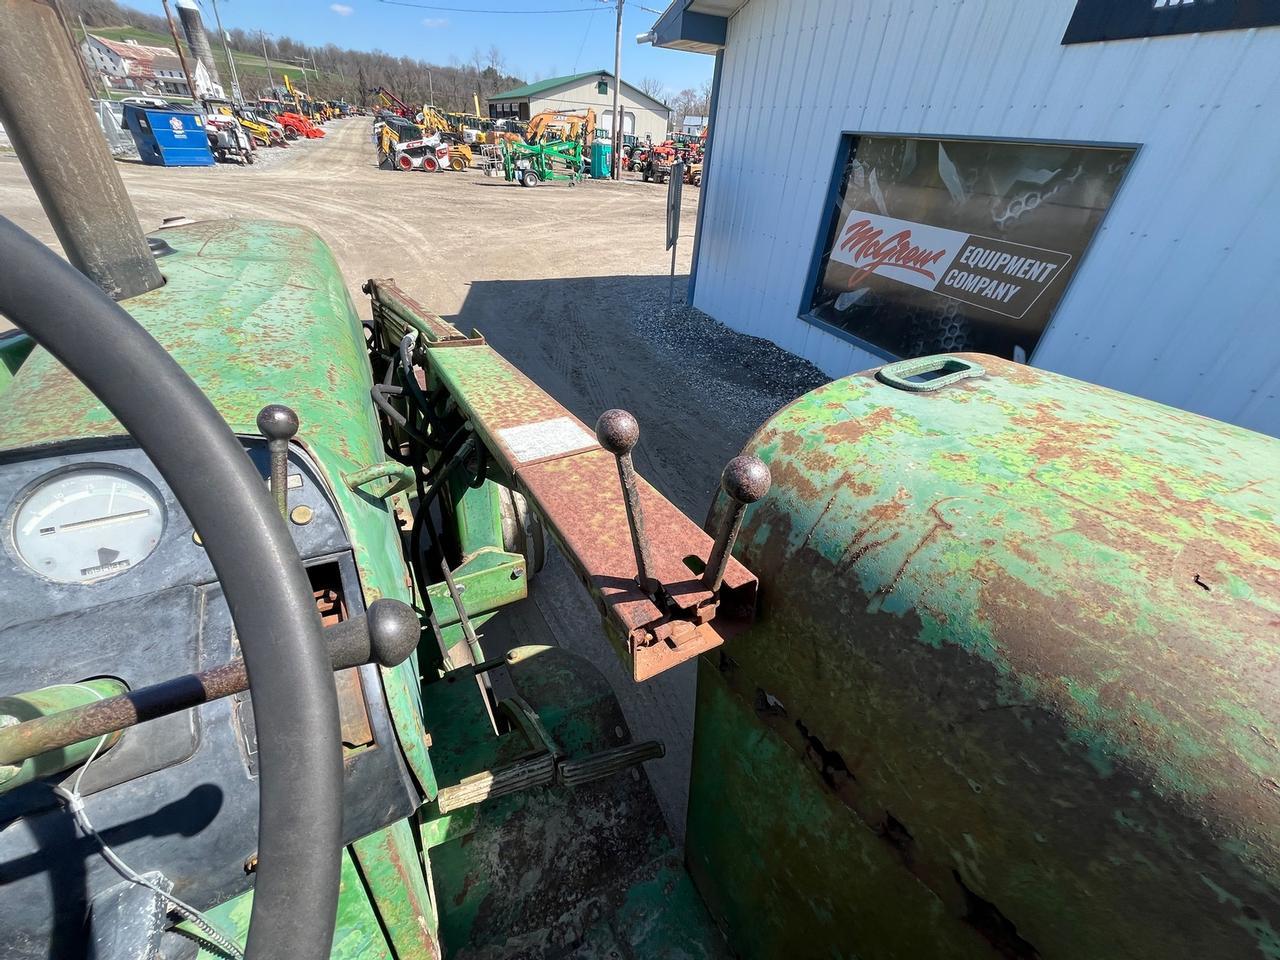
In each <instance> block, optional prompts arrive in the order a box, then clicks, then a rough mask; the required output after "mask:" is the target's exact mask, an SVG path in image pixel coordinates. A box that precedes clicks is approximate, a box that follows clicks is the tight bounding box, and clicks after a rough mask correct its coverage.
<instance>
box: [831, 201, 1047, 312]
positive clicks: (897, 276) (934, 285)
mask: <svg viewBox="0 0 1280 960" xmlns="http://www.w3.org/2000/svg"><path fill="white" fill-rule="evenodd" d="M831 258H832V259H833V260H837V261H839V262H840V263H845V264H848V265H849V266H850V267H853V268H854V274H853V277H852V278H851V279H850V281H849V283H850V287H851V288H853V287H856V286H857V285H858V284H859V283H861V282H862V281H863V280H865V279H867V278H868V277H870V276H871V275H872V274H878V275H880V276H882V277H888V278H890V279H892V280H897V281H898V282H899V283H907V284H910V285H911V286H913V287H919V288H920V289H921V290H928V291H930V292H932V293H940V294H942V295H943V296H947V297H951V298H952V299H955V300H961V301H963V302H965V303H969V304H972V305H973V306H975V307H983V308H984V309H987V310H990V311H992V312H993V313H998V314H1001V315H1002V316H1006V317H1015V318H1021V317H1024V316H1026V313H1027V311H1028V310H1030V309H1031V307H1032V306H1033V305H1034V304H1035V302H1036V301H1037V300H1038V299H1040V296H1041V294H1043V293H1044V292H1045V291H1046V290H1047V289H1048V288H1049V284H1050V283H1051V282H1052V281H1053V279H1054V278H1055V277H1056V276H1057V275H1058V273H1059V272H1061V271H1062V269H1063V268H1064V267H1066V265H1067V264H1068V263H1070V262H1071V255H1070V254H1069V253H1062V252H1060V251H1057V250H1044V249H1042V248H1040V247H1029V246H1024V245H1023V244H1020V243H1010V242H1008V241H1006V240H997V239H995V238H992V237H981V236H975V235H973V234H968V233H959V232H957V231H955V230H947V229H944V228H942V227H933V226H929V225H928V224H924V223H913V222H911V221H909V220H897V219H894V218H893V217H882V216H879V215H878V214H874V213H865V212H863V211H861V210H852V211H850V212H849V214H848V216H847V217H846V218H845V222H844V226H843V228H842V229H841V231H840V234H839V242H838V244H837V246H836V248H835V249H834V250H833V251H832V253H831Z"/></svg>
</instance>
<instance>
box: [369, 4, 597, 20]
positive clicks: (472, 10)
mask: <svg viewBox="0 0 1280 960" xmlns="http://www.w3.org/2000/svg"><path fill="white" fill-rule="evenodd" d="M378 2H379V3H386V4H390V5H391V6H393V7H415V8H417V9H419V10H443V11H446V12H448V13H500V14H504V15H509V16H515V15H519V14H522V13H595V12H596V10H598V9H599V7H562V8H559V9H555V10H528V9H525V10H476V9H475V8H474V7H442V6H439V5H437V4H434V3H410V2H409V0H378Z"/></svg>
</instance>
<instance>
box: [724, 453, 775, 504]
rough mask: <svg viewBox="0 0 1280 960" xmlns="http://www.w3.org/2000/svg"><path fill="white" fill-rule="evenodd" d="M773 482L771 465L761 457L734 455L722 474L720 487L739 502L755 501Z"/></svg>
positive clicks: (767, 490) (766, 491)
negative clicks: (770, 471) (770, 470)
mask: <svg viewBox="0 0 1280 960" xmlns="http://www.w3.org/2000/svg"><path fill="white" fill-rule="evenodd" d="M772 484H773V477H772V476H771V475H770V473H769V467H768V465H767V464H766V463H765V462H764V461H763V460H761V459H760V458H759V457H751V456H742V457H734V458H733V459H732V460H730V461H729V463H728V465H727V466H726V467H725V468H724V473H722V474H721V475H720V489H721V490H723V491H724V492H725V493H726V494H728V495H729V497H730V498H732V499H733V500H736V501H737V502H738V503H755V502H756V501H757V500H759V499H760V498H761V497H763V496H764V495H765V494H766V493H768V492H769V487H770V486H771V485H772Z"/></svg>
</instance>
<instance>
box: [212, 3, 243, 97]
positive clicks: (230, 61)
mask: <svg viewBox="0 0 1280 960" xmlns="http://www.w3.org/2000/svg"><path fill="white" fill-rule="evenodd" d="M213 20H214V22H215V23H216V24H217V25H218V35H219V36H220V37H221V38H222V52H223V53H225V54H226V55H227V66H228V67H229V68H230V70H231V99H232V100H234V101H235V102H236V103H237V104H240V103H243V102H244V94H243V93H241V92H240V76H239V74H237V73H236V58H235V57H233V56H232V55H231V44H229V43H227V31H225V30H223V29H222V17H221V15H220V14H219V13H218V0H213Z"/></svg>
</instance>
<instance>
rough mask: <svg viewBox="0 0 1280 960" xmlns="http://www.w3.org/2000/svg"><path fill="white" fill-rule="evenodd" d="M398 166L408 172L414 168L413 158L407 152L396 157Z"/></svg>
mask: <svg viewBox="0 0 1280 960" xmlns="http://www.w3.org/2000/svg"><path fill="white" fill-rule="evenodd" d="M396 166H397V167H399V168H400V169H401V170H403V171H404V172H405V173H408V172H409V171H410V170H412V169H413V160H412V159H411V158H410V157H408V156H407V155H405V154H401V155H400V156H399V157H397V158H396Z"/></svg>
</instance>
